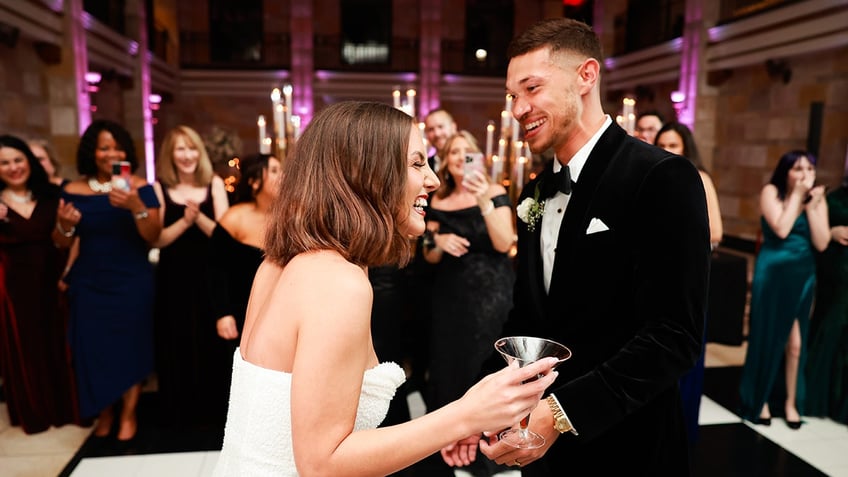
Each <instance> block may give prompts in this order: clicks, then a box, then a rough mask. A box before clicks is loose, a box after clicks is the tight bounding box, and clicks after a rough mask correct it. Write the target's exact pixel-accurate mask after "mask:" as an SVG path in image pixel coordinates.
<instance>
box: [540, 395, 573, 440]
mask: <svg viewBox="0 0 848 477" xmlns="http://www.w3.org/2000/svg"><path fill="white" fill-rule="evenodd" d="M545 400H546V401H547V402H548V407H549V408H551V414H553V415H554V429H556V430H557V432H559V433H560V434H565V433H566V432H570V433H572V434H574V435H575V436H576V435H577V430H576V429H574V426H572V425H571V420H569V419H568V416H566V415H565V411H563V410H562V406H560V405H559V401H558V400H557V398H556V396H554V395H553V394H549V395H548V398H547V399H545Z"/></svg>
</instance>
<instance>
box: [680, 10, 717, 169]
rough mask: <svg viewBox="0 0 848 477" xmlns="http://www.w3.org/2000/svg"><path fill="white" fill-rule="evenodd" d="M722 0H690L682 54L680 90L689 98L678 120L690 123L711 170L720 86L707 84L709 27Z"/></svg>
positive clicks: (705, 163) (713, 23)
mask: <svg viewBox="0 0 848 477" xmlns="http://www.w3.org/2000/svg"><path fill="white" fill-rule="evenodd" d="M717 3H718V2H711V1H707V0H687V1H686V10H685V25H684V27H683V44H682V47H681V52H680V53H681V54H680V80H679V86H678V90H679V91H680V92H682V93H683V94H685V99H684V101H683V103H682V104H681V105H680V106H677V107H676V108H675V109H676V110H678V121H680V122H681V123H683V124H686V125H687V126H689V127H690V128H692V131H693V133H694V136H695V141H696V143H697V145H698V151H699V152H700V154H701V160H702V161H703V162H704V166H706V167H707V168H708V169H710V166H711V165H712V158H713V148H714V146H715V125H716V95H717V90H716V88H714V87H712V86H710V85H708V84H707V65H706V63H707V62H706V48H707V41H708V36H707V35H708V34H707V29H708V28H709V27H711V26H713V25H715V23H716V20H717V19H718V15H719V6H718V4H717Z"/></svg>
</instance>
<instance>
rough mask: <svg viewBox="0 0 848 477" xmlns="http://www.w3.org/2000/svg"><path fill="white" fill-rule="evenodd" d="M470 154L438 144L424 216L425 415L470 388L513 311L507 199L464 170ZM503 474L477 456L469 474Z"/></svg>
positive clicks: (465, 138) (465, 140) (480, 174)
mask: <svg viewBox="0 0 848 477" xmlns="http://www.w3.org/2000/svg"><path fill="white" fill-rule="evenodd" d="M471 152H476V153H479V152H480V150H479V148H478V147H477V143H476V141H475V140H474V137H473V136H472V135H471V134H469V133H468V132H467V131H460V132H459V133H457V134H456V135H454V136H452V137H451V138H449V139H448V141H447V142H446V143H445V147H444V149H443V150H442V151H441V152H440V154H439V155H440V157H442V158H444V164H443V167H442V169H440V170H439V178H440V179H441V183H442V186H441V188H439V189H438V190H437V191H436V193H435V194H434V195H433V197H432V203H431V204H430V209H429V211H428V214H427V221H428V222H427V229H428V231H429V233H430V234H431V238H430V239H429V240H428V241H427V245H425V249H424V258H425V259H426V260H427V261H428V262H430V263H436V264H438V265H437V267H436V271H435V277H434V280H433V293H432V300H433V302H432V307H433V315H432V321H431V331H430V366H429V372H430V374H429V380H428V385H427V387H428V393H427V394H428V398H427V405H428V408H431V409H437V408H439V407H441V406H443V405H445V404H447V403H449V402H451V401H453V400H455V399H458V398H460V397H461V396H462V395H463V394H464V393H465V391H466V390H467V389H468V388H469V387H470V386H471V385H473V384H474V382H476V380H477V378H478V376H479V372H480V368H481V366H482V364H483V361H484V360H485V359H486V358H488V357H489V355H491V353H492V351H493V349H494V348H493V344H494V342H495V340H496V339H497V338H498V337H499V334H500V332H501V328H502V325H503V323H504V321H506V318H507V313H508V312H509V309H510V306H511V304H512V287H513V282H514V275H513V268H512V263H511V261H510V259H509V257H508V256H507V252H508V251H509V249H510V248H511V247H512V244H513V240H514V237H515V228H514V227H513V222H512V220H513V219H512V208H511V207H510V200H509V197H508V196H507V193H506V189H504V187H503V186H501V185H500V184H495V183H491V182H490V181H489V180H488V176H487V174H485V171H480V170H475V171H466V170H465V162H466V161H465V157H466V154H468V153H471ZM486 466H488V468H486ZM505 469H506V467H502V466H501V467H498V466H496V465H495V464H494V463H493V462H491V461H489V460H488V459H485V458H483V456H479V458H478V460H477V461H476V462H475V464H474V467H472V469H471V471H472V472H473V473H474V474H475V475H477V476H481V475H492V474H494V473H496V472H498V471H502V470H505ZM446 470H447V471H451V469H450V468H449V467H447V465H444V466H443V469H442V471H441V472H437V471H436V470H433V471H432V475H440V474H445V471H446ZM451 472H452V471H451ZM445 475H452V474H445Z"/></svg>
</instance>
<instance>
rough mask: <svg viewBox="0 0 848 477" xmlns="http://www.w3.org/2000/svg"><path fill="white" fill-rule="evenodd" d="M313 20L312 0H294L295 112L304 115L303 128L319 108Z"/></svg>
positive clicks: (293, 74) (292, 7)
mask: <svg viewBox="0 0 848 477" xmlns="http://www.w3.org/2000/svg"><path fill="white" fill-rule="evenodd" d="M312 20H313V19H312V1H311V0H291V49H292V50H291V84H292V89H293V91H294V95H293V97H292V102H293V103H294V110H293V111H292V114H296V115H298V116H300V124H301V126H300V130H301V131H303V128H305V127H306V125H307V124H309V121H310V120H311V119H312V115H313V114H314V112H315V111H314V110H315V104H314V102H313V100H312V78H313V76H314V75H315V65H314V61H313V59H312V55H313V47H312V36H313V28H312Z"/></svg>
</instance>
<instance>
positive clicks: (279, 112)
mask: <svg viewBox="0 0 848 477" xmlns="http://www.w3.org/2000/svg"><path fill="white" fill-rule="evenodd" d="M283 109H284V108H283V103H280V102H278V103H277V104H276V105H274V123H276V127H277V149H278V150H282V149H283V148H285V147H286V122H285V120H284V119H283Z"/></svg>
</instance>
